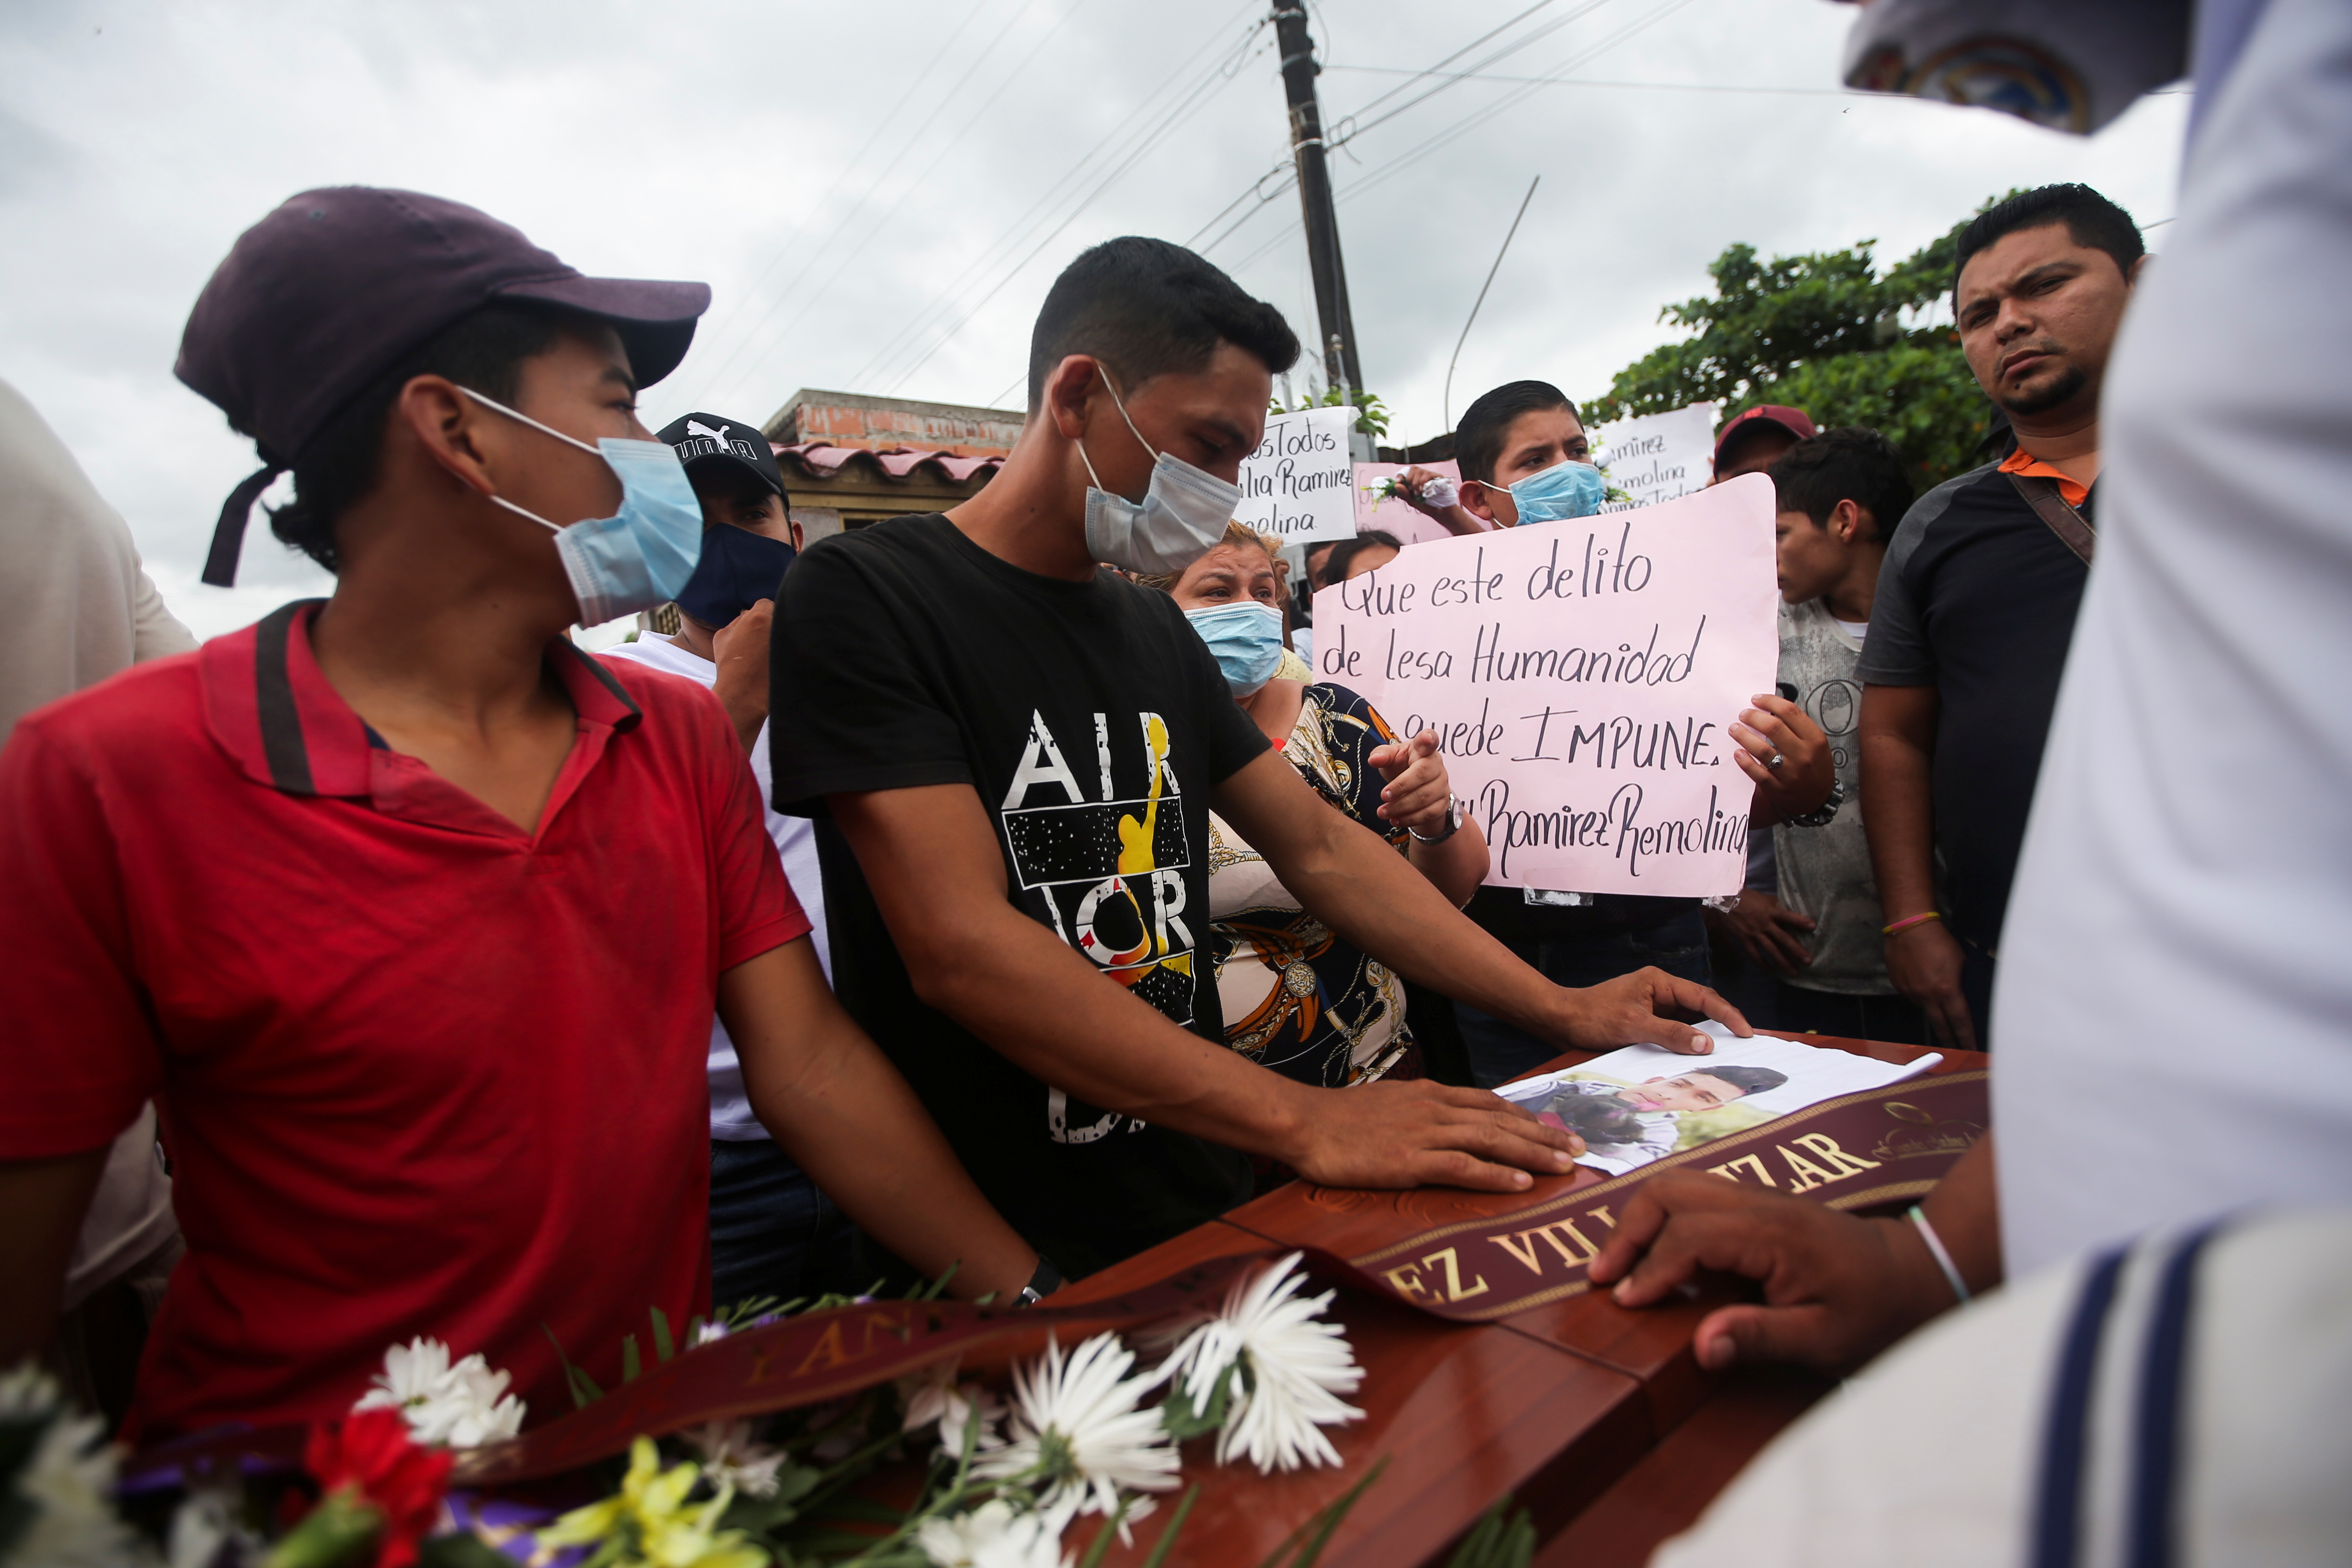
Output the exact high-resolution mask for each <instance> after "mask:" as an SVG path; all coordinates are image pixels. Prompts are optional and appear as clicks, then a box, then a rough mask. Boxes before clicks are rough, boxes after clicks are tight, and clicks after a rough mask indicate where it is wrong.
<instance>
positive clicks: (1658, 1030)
mask: <svg viewBox="0 0 2352 1568" xmlns="http://www.w3.org/2000/svg"><path fill="white" fill-rule="evenodd" d="M1560 995H1561V997H1562V998H1563V999H1564V1000H1565V1001H1566V1002H1567V1004H1568V1010H1567V1018H1566V1022H1565V1026H1563V1027H1562V1028H1560V1029H1559V1030H1557V1031H1555V1032H1552V1037H1553V1038H1554V1039H1556V1040H1558V1041H1559V1044H1560V1046H1561V1047H1562V1048H1564V1049H1568V1050H1579V1051H1613V1050H1615V1049H1617V1048H1618V1047H1621V1046H1664V1047H1665V1048H1666V1049H1668V1050H1670V1051H1677V1052H1680V1053H1681V1054H1682V1055H1684V1056H1686V1057H1703V1056H1706V1055H1708V1054H1709V1053H1710V1052H1712V1051H1713V1050H1714V1049H1715V1040H1714V1038H1713V1037H1711V1036H1708V1035H1703V1034H1701V1033H1699V1031H1697V1030H1696V1029H1692V1028H1685V1027H1684V1025H1685V1024H1688V1023H1690V1022H1692V1021H1694V1020H1696V1019H1699V1018H1713V1019H1714V1020H1715V1021H1716V1022H1717V1023H1718V1024H1722V1025H1724V1026H1727V1028H1729V1029H1730V1030H1731V1032H1732V1033H1733V1034H1735V1035H1738V1036H1740V1037H1742V1038H1745V1037H1747V1036H1748V1034H1749V1033H1750V1032H1751V1031H1750V1030H1749V1029H1748V1019H1747V1017H1746V1016H1745V1015H1743V1014H1742V1013H1741V1012H1740V1011H1739V1009H1738V1008H1737V1007H1735V1006H1733V1005H1731V1004H1730V1003H1728V1002H1727V1001H1725V1000H1724V999H1723V998H1722V997H1720V996H1718V995H1717V994H1715V993H1714V992H1712V991H1710V990H1708V989H1707V988H1706V986H1704V985H1701V984H1699V983H1698V982H1696V980H1685V979H1683V978H1682V977H1681V976H1680V975H1677V974H1669V973H1666V972H1665V971H1664V970H1663V969H1637V970H1635V971H1633V973H1631V974H1621V975H1619V976H1618V977H1617V978H1616V979H1614V980H1604V981H1602V982H1601V984H1598V985H1587V986H1584V987H1583V988H1582V989H1580V990H1568V991H1563V992H1561V993H1560Z"/></svg>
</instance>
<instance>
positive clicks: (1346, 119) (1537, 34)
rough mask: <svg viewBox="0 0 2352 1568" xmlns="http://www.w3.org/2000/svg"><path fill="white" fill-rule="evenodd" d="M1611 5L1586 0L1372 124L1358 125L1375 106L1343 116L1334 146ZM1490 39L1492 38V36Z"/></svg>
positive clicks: (1456, 53)
mask: <svg viewBox="0 0 2352 1568" xmlns="http://www.w3.org/2000/svg"><path fill="white" fill-rule="evenodd" d="M1608 4H1609V0H1585V3H1584V4H1583V5H1579V6H1578V7H1577V8H1576V9H1575V10H1573V11H1570V13H1569V14H1568V15H1567V16H1555V17H1553V18H1552V19H1551V20H1550V21H1549V22H1546V23H1545V24H1544V25H1543V26H1540V27H1538V28H1536V29H1535V30H1534V31H1533V32H1531V33H1528V34H1527V35H1525V36H1524V37H1517V38H1514V39H1512V40H1511V41H1510V42H1509V43H1507V44H1506V45H1504V46H1503V47H1501V48H1499V49H1496V51H1495V52H1494V53H1492V54H1490V55H1488V56H1487V57H1486V58H1484V59H1482V60H1479V61H1478V62H1476V63H1475V65H1473V66H1472V67H1471V68H1470V71H1469V72H1468V73H1464V74H1462V75H1456V76H1454V77H1451V78H1449V79H1446V80H1444V81H1441V82H1439V83H1438V84H1437V85H1436V86H1435V87H1433V88H1431V89H1429V90H1428V91H1427V92H1424V93H1423V94H1421V95H1420V96H1419V97H1417V98H1410V99H1407V100H1405V101H1404V102H1402V103H1400V104H1398V105H1397V106H1396V107H1395V108H1394V109H1391V110H1389V111H1388V112H1387V113H1386V114H1380V115H1375V116H1373V117H1372V118H1371V119H1370V120H1366V121H1362V122H1361V123H1360V124H1359V123H1357V121H1359V119H1360V117H1361V116H1362V115H1363V113H1364V112H1365V110H1368V109H1370V107H1371V104H1367V105H1366V106H1365V108H1364V109H1360V110H1356V111H1355V112H1354V113H1353V114H1347V115H1343V116H1341V117H1340V119H1339V128H1338V133H1337V134H1336V135H1335V136H1334V137H1333V138H1332V142H1331V144H1332V145H1333V146H1335V147H1337V146H1340V145H1342V144H1343V143H1346V142H1352V141H1354V140H1355V139H1356V138H1357V137H1358V136H1360V135H1362V134H1363V133H1364V132H1367V131H1370V130H1371V129H1372V128H1373V127H1374V126H1378V125H1385V124H1387V123H1388V122H1389V121H1391V120H1394V119H1395V118H1396V117H1397V116H1398V115H1400V114H1403V113H1406V112H1408V111H1410V110H1414V109H1418V108H1420V107H1421V106H1422V105H1423V104H1424V103H1426V102H1428V101H1429V100H1431V99H1433V98H1435V97H1436V96H1437V95H1438V94H1439V93H1441V92H1444V91H1445V90H1446V89H1449V88H1452V87H1454V86H1455V85H1456V84H1457V83H1459V82H1461V81H1462V80H1464V79H1466V77H1467V76H1469V75H1475V73H1476V72H1478V71H1481V70H1484V69H1486V67H1488V66H1490V65H1493V64H1494V63H1495V62H1496V60H1502V59H1508V58H1510V57H1511V56H1513V55H1515V54H1517V53H1518V52H1519V51H1520V50H1521V49H1524V48H1526V47H1528V46H1529V45H1532V44H1539V43H1541V42H1542V41H1543V40H1544V39H1546V38H1549V37H1551V36H1552V35H1553V34H1554V33H1557V32H1559V30H1560V29H1561V28H1563V27H1565V26H1568V25H1569V24H1570V23H1571V22H1576V21H1579V20H1581V19H1582V18H1583V17H1585V16H1590V15H1591V14H1592V13H1593V12H1595V11H1598V10H1599V9H1601V6H1603V5H1608ZM1489 36H1490V37H1491V36H1492V35H1489ZM1466 52H1467V51H1466V50H1463V49H1457V50H1455V51H1454V55H1449V56H1448V57H1446V58H1447V59H1452V58H1455V57H1456V56H1459V55H1461V54H1464V53H1466ZM1439 63H1440V64H1441V65H1442V64H1444V61H1440V62H1439ZM1424 74H1425V73H1424ZM1411 85H1412V84H1411V83H1410V82H1406V83H1403V84H1401V85H1400V86H1399V87H1397V88H1394V89H1391V90H1390V91H1389V92H1386V93H1383V94H1381V97H1379V98H1376V99H1374V100H1372V103H1373V104H1378V103H1381V102H1384V101H1386V100H1388V99H1390V98H1392V97H1394V96H1395V94H1396V93H1397V92H1399V91H1402V89H1403V88H1404V87H1409V86H1411Z"/></svg>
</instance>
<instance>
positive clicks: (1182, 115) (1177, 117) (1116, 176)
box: [890, 23, 1264, 390]
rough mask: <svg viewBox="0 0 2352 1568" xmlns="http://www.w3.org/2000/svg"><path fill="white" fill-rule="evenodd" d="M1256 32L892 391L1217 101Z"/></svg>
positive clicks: (910, 368)
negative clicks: (1133, 171)
mask: <svg viewBox="0 0 2352 1568" xmlns="http://www.w3.org/2000/svg"><path fill="white" fill-rule="evenodd" d="M1259 26H1264V24H1263V23H1261V24H1259ZM1257 32H1258V27H1255V26H1254V27H1252V28H1251V29H1250V33H1249V35H1248V36H1247V37H1244V38H1243V39H1242V41H1241V44H1240V45H1239V46H1238V47H1236V48H1235V49H1234V51H1233V55H1232V57H1231V60H1232V66H1233V68H1232V69H1231V70H1228V69H1226V68H1225V67H1224V66H1223V64H1220V65H1219V66H1216V67H1213V68H1211V70H1210V71H1209V73H1208V74H1207V76H1206V77H1205V78H1203V79H1202V80H1201V81H1200V82H1199V83H1198V84H1197V85H1196V86H1195V87H1194V88H1193V89H1192V91H1191V93H1190V94H1189V96H1188V97H1187V98H1186V99H1185V100H1180V101H1179V102H1178V104H1177V105H1176V107H1175V108H1173V109H1171V110H1170V111H1169V112H1168V114H1167V115H1166V116H1165V117H1164V118H1163V120H1162V121H1161V123H1160V125H1159V126H1157V127H1155V128H1154V129H1153V130H1152V131H1150V132H1148V133H1147V134H1146V135H1145V137H1144V138H1143V139H1142V140H1141V141H1140V142H1139V144H1138V145H1137V146H1136V148H1135V150H1134V151H1133V152H1132V153H1129V154H1128V156H1127V157H1126V159H1125V160H1124V161H1123V162H1121V163H1119V165H1118V167H1117V168H1115V169H1113V170H1112V171H1111V172H1110V173H1109V174H1107V175H1105V176H1104V177H1103V179H1102V181H1101V182H1100V183H1099V184H1097V185H1096V186H1095V187H1094V189H1092V190H1091V191H1088V192H1087V194H1086V195H1085V196H1084V197H1082V198H1081V199H1080V200H1079V201H1078V203H1077V205H1075V206H1073V207H1072V208H1070V210H1069V211H1068V212H1067V213H1065V214H1064V215H1063V216H1062V221H1061V222H1059V223H1057V224H1055V226H1053V227H1052V228H1051V229H1050V230H1048V231H1047V232H1046V234H1045V237H1043V238H1042V239H1040V240H1038V242H1037V243H1036V244H1035V245H1034V247H1031V249H1030V251H1029V253H1028V254H1027V255H1025V256H1024V257H1023V258H1021V259H1020V260H1019V261H1017V262H1015V263H1014V264H1013V266H1012V268H1009V269H1008V270H1007V271H1006V272H1005V273H1004V274H1003V276H1002V277H1001V278H999V279H997V280H996V282H995V283H994V284H993V285H992V287H991V288H990V289H988V291H987V292H986V293H984V294H982V296H981V297H980V298H979V299H978V300H974V301H973V302H972V304H971V308H970V309H968V310H965V311H964V313H963V314H962V315H961V316H960V317H958V318H957V319H956V321H955V323H954V324H953V325H952V326H950V327H949V328H948V329H947V330H946V331H944V332H942V333H940V336H939V338H938V339H937V340H936V341H935V342H933V343H932V344H931V346H930V347H929V348H928V349H925V350H924V351H923V352H922V353H921V354H919V356H917V357H916V359H915V360H914V361H913V362H912V363H909V364H908V365H907V366H906V367H905V368H904V369H903V370H901V371H899V372H898V375H897V377H896V379H894V380H893V381H892V382H891V383H890V387H891V389H892V390H896V389H897V388H898V386H900V385H901V384H904V383H905V382H906V381H907V380H908V378H909V377H911V376H912V375H913V374H915V373H916V372H917V371H919V370H920V369H922V367H923V366H924V365H926V364H928V363H930V360H931V356H932V355H934V354H936V353H939V352H940V350H941V349H943V348H945V347H946V346H947V345H948V344H949V342H951V341H953V339H954V338H955V335H956V334H957V333H958V332H960V331H962V330H963V329H964V326H965V325H966V323H968V322H970V321H971V319H972V318H973V317H974V316H976V315H978V314H979V313H980V311H981V310H982V309H983V308H985V307H986V305H987V304H988V302H989V301H990V300H993V299H995V298H996V296H997V295H998V294H999V293H1000V292H1002V291H1003V289H1004V288H1005V286H1006V285H1008V284H1010V283H1011V282H1012V281H1013V279H1015V278H1017V277H1019V276H1020V275H1021V273H1022V272H1023V271H1024V269H1025V268H1027V267H1028V265H1029V264H1030V263H1031V262H1032V261H1034V260H1035V259H1036V258H1038V256H1039V255H1041V254H1042V253H1043V252H1044V251H1045V247H1047V246H1049V245H1051V244H1053V243H1054V241H1055V239H1057V238H1059V237H1061V234H1062V231H1063V230H1064V229H1066V228H1068V227H1069V226H1070V225H1071V224H1073V223H1075V222H1076V221H1077V219H1078V216H1079V215H1080V214H1081V213H1083V212H1085V211H1086V210H1087V207H1089V206H1091V205H1094V203H1095V200H1096V199H1097V197H1099V196H1100V195H1102V194H1103V193H1104V192H1105V191H1108V189H1110V187H1111V186H1112V185H1114V184H1118V181H1119V180H1120V179H1122V178H1123V177H1125V175H1126V174H1127V173H1128V171H1129V170H1130V169H1132V168H1134V167H1135V165H1136V164H1137V163H1140V162H1141V161H1142V160H1143V159H1144V158H1145V157H1147V156H1149V155H1150V153H1152V152H1154V151H1155V150H1156V149H1158V147H1159V146H1160V143H1161V142H1164V141H1166V140H1167V139H1168V137H1169V136H1171V135H1172V134H1174V132H1176V131H1177V130H1179V129H1180V128H1181V126H1182V125H1183V124H1184V122H1185V121H1188V120H1190V119H1192V116H1193V115H1194V114H1196V113H1198V112H1199V111H1200V110H1202V109H1203V108H1205V107H1207V105H1208V102H1209V100H1211V99H1212V98H1213V97H1215V96H1216V94H1217V93H1218V92H1219V91H1220V90H1222V89H1223V88H1224V86H1225V84H1226V83H1228V82H1230V81H1232V80H1233V79H1234V74H1235V73H1236V72H1237V71H1238V70H1239V68H1240V67H1241V65H1242V64H1244V62H1245V61H1246V60H1247V59H1248V58H1251V57H1250V54H1249V52H1248V50H1249V43H1250V39H1251V38H1254V37H1256V35H1257Z"/></svg>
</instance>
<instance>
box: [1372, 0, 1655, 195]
mask: <svg viewBox="0 0 2352 1568" xmlns="http://www.w3.org/2000/svg"><path fill="white" fill-rule="evenodd" d="M1690 4H1691V0H1666V3H1665V4H1664V5H1660V6H1659V7H1658V8H1657V9H1656V10H1654V11H1653V12H1651V13H1650V14H1649V15H1648V16H1643V17H1642V18H1641V19H1639V20H1638V21H1634V22H1630V23H1628V24H1626V25H1625V26H1622V27H1620V28H1619V29H1617V31H1616V32H1614V33H1612V34H1611V35H1610V36H1609V37H1606V38H1603V39H1602V40H1601V42H1599V43H1597V44H1595V45H1593V46H1592V47H1591V48H1589V49H1587V50H1585V51H1584V52H1583V53H1582V54H1580V55H1578V56H1577V57H1576V58H1573V59H1570V60H1569V61H1566V62H1565V63H1564V64H1563V65H1562V67H1561V68H1562V69H1564V70H1572V69H1574V68H1576V67H1578V66H1580V65H1583V64H1586V63H1587V62H1588V61H1591V60H1593V59H1596V58H1599V57H1601V55H1604V54H1606V53H1608V52H1609V51H1610V50H1611V49H1613V48H1615V47H1617V46H1618V45H1620V44H1622V43H1624V42H1625V41H1626V40H1627V39H1629V38H1632V37H1634V36H1635V35H1636V34H1639V33H1642V32H1644V31H1646V30H1648V29H1649V28H1650V27H1652V26H1655V25H1656V24H1658V23H1660V22H1663V21H1664V20H1665V19H1666V18H1667V17H1668V16H1673V15H1674V14H1675V12H1677V11H1679V10H1681V9H1682V8H1683V7H1684V6H1685V5H1690ZM1549 85H1550V83H1549V81H1538V82H1532V83H1530V84H1528V85H1527V86H1524V87H1520V88H1517V89H1514V90H1512V91H1510V92H1507V93H1506V94H1504V95H1503V97H1502V98H1500V99H1499V100H1496V102H1494V103H1492V104H1490V105H1488V106H1487V107H1486V108H1485V109H1482V110H1475V111H1474V112H1472V113H1471V114H1469V115H1467V116H1465V117H1464V118H1463V119H1461V120H1459V121H1455V122H1454V125H1453V126H1451V127H1449V128H1448V129H1446V130H1444V131H1441V132H1437V133H1436V134H1435V135H1433V136H1431V137H1429V138H1427V139H1426V140H1424V141H1423V142H1421V143H1420V144H1418V145H1417V146H1414V147H1412V148H1410V149H1408V150H1407V151H1405V152H1403V153H1399V154H1398V155H1397V156H1396V157H1393V158H1391V159H1390V160H1389V161H1388V162H1387V163H1382V164H1381V165H1379V166H1378V167H1376V168H1374V169H1373V170H1372V171H1371V172H1370V173H1369V174H1366V175H1365V176H1364V177H1363V178H1362V179H1360V180H1358V181H1357V182H1356V183H1355V184H1351V185H1350V186H1349V187H1348V190H1347V192H1346V193H1345V194H1344V195H1341V196H1340V197H1339V199H1340V200H1341V201H1347V200H1349V199H1351V198H1353V197H1354V196H1355V195H1358V194H1359V193H1360V192H1362V191H1366V190H1369V189H1370V188H1371V187H1372V186H1374V185H1376V184H1380V183H1381V181H1383V180H1386V179H1389V178H1391V176H1393V175H1395V174H1400V173H1402V171H1403V170H1404V169H1405V168H1407V167H1408V166H1410V165H1411V164H1413V163H1418V162H1420V161H1421V160H1422V159H1423V158H1424V157H1426V156H1428V155H1429V154H1430V153H1434V152H1436V151H1437V150H1438V149H1439V148H1441V147H1444V146H1445V145H1446V144H1448V143H1449V142H1455V141H1458V140H1459V139H1461V138H1462V137H1464V136H1466V135H1468V134H1469V133H1470V132H1472V131H1474V130H1475V129H1477V128H1478V127H1479V126H1481V125H1483V124H1485V123H1486V121H1489V120H1492V119H1494V118H1495V116H1496V115H1498V114H1500V113H1502V112H1503V111H1504V110H1507V109H1510V108H1512V107H1514V106H1516V105H1517V104H1518V103H1519V102H1521V101H1522V100H1525V99H1528V98H1530V97H1532V96H1534V94H1535V93H1536V92H1537V91H1538V90H1539V89H1541V88H1543V87H1547V86H1549Z"/></svg>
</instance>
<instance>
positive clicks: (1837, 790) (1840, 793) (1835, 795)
mask: <svg viewBox="0 0 2352 1568" xmlns="http://www.w3.org/2000/svg"><path fill="white" fill-rule="evenodd" d="M1844 804H1845V780H1843V779H1832V780H1831V781H1830V797H1829V799H1827V800H1825V801H1823V802H1822V805H1821V809H1820V810H1818V811H1809V812H1807V813H1805V815H1804V816H1790V817H1785V818H1783V819H1782V820H1784V821H1786V822H1787V823H1788V825H1789V826H1791V827H1827V826H1829V825H1830V819H1831V818H1832V817H1833V816H1836V815H1837V814H1838V807H1839V806H1842V805H1844Z"/></svg>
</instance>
